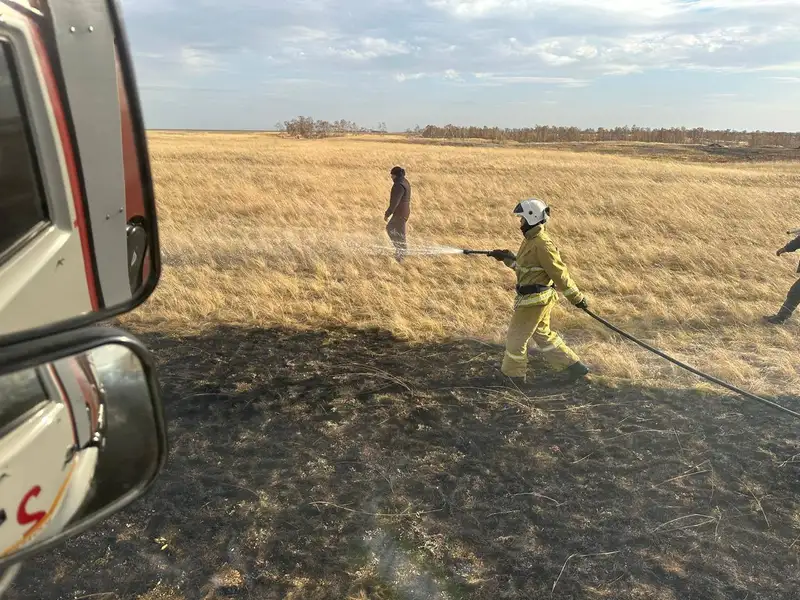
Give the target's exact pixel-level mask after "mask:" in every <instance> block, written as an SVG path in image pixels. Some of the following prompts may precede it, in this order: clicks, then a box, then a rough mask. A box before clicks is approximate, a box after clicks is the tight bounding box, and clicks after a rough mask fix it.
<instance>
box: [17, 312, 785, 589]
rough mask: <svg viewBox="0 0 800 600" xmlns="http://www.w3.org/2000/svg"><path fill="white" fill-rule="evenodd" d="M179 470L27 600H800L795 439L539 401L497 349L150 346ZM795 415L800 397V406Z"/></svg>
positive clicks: (52, 568) (663, 403)
mask: <svg viewBox="0 0 800 600" xmlns="http://www.w3.org/2000/svg"><path fill="white" fill-rule="evenodd" d="M137 333H138V334H139V335H141V336H142V338H143V339H144V340H145V341H146V343H147V344H148V345H149V347H150V348H151V349H152V350H153V352H154V353H155V354H156V356H157V359H158V363H159V365H160V376H161V381H162V387H163V392H164V399H165V402H166V407H167V414H168V423H169V435H170V443H171V454H170V458H169V463H168V466H167V468H166V470H165V472H164V473H163V474H162V476H161V477H160V479H159V481H158V482H157V484H156V486H155V487H154V489H153V490H152V491H151V493H150V494H149V495H148V496H147V497H145V498H143V499H142V500H140V501H139V502H137V503H136V504H135V505H133V506H132V507H130V508H129V509H128V510H126V511H124V512H123V513H120V514H118V515H116V516H115V517H113V518H111V519H109V520H108V521H106V522H105V523H104V524H102V525H101V526H99V527H97V528H96V529H94V530H92V531H90V532H87V533H86V534H84V535H82V536H81V537H79V538H76V539H73V540H71V541H70V542H69V543H68V544H67V545H66V546H64V547H63V548H61V549H59V550H58V551H56V552H53V553H51V554H47V555H44V556H42V557H40V558H38V559H37V560H34V561H31V562H30V563H29V564H27V565H26V566H25V568H24V570H23V573H22V574H21V576H20V577H19V578H18V580H17V583H16V584H15V586H14V588H13V589H12V590H11V591H10V592H9V594H8V597H9V598H11V599H14V600H16V599H20V598H93V599H97V600H103V599H111V598H148V599H151V600H153V599H156V598H161V599H165V600H173V599H179V598H187V599H188V598H192V599H194V598H237V597H241V598H265V599H267V598H314V599H318V598H382V599H384V598H386V599H388V598H413V599H416V598H470V599H475V598H477V599H484V598H485V599H487V600H488V599H495V598H544V597H553V598H603V597H608V598H622V597H626V598H681V599H687V598H698V599H700V598H703V599H717V598H719V599H722V598H746V597H748V595H749V597H751V598H752V597H755V598H786V599H789V598H793V597H794V596H795V590H796V589H798V586H800V571H798V569H797V565H798V556H799V553H800V541H798V538H800V520H799V519H800V503H798V500H797V494H798V487H800V486H798V484H797V479H798V474H799V470H798V463H797V462H796V461H798V460H800V459H799V458H798V456H799V455H800V449H798V443H797V440H796V434H795V431H796V423H794V422H792V421H789V420H787V419H786V418H784V416H783V415H781V414H778V413H773V412H769V411H767V410H766V409H765V408H763V407H761V406H759V405H755V406H754V405H750V404H746V403H745V402H743V401H741V400H739V399H737V398H732V397H726V396H721V395H717V394H715V393H703V392H699V391H696V390H673V391H664V390H660V389H654V388H647V387H639V386H636V385H635V384H633V383H630V382H624V381H620V380H617V381H604V380H596V381H594V382H592V383H590V384H581V385H579V386H576V387H573V388H566V389H557V388H546V389H542V391H541V393H536V394H531V395H529V396H526V395H523V394H520V393H519V392H517V391H515V390H511V389H507V388H504V387H503V381H502V379H500V378H498V377H496V376H495V375H494V374H493V373H494V371H495V370H496V368H497V364H498V358H499V354H500V352H499V351H498V349H497V348H495V347H492V346H487V345H483V344H480V343H477V342H467V341H454V342H449V343H437V344H414V345H411V344H406V343H404V342H401V341H399V340H397V339H395V338H394V337H392V336H391V335H390V334H388V333H386V332H383V331H379V330H372V331H357V330H352V329H336V330H328V331H320V332H298V331H295V330H290V329H277V328H275V329H243V328H236V327H219V328H215V329H209V330H207V331H205V332H202V333H198V334H192V335H188V334H186V335H180V334H169V335H168V334H164V333H158V332H154V331H139V332H137ZM784 401H785V402H795V403H796V402H797V399H796V398H785V399H784Z"/></svg>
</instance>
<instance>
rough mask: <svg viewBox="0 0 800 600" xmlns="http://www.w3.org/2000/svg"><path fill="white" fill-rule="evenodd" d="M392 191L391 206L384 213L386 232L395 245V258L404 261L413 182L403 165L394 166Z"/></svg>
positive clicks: (390, 196)
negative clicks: (410, 180) (409, 179)
mask: <svg viewBox="0 0 800 600" xmlns="http://www.w3.org/2000/svg"><path fill="white" fill-rule="evenodd" d="M390 175H391V176H392V181H394V183H393V185H392V191H391V193H390V194H389V208H387V209H386V213H384V215H383V220H384V221H387V224H386V233H388V234H389V239H390V240H391V241H392V244H393V245H394V247H395V259H396V260H397V262H399V263H402V262H403V259H404V257H405V253H406V248H407V245H406V223H407V222H408V217H409V216H410V215H411V184H410V183H409V182H408V179H406V170H405V169H404V168H402V167H393V168H392V170H391V171H390Z"/></svg>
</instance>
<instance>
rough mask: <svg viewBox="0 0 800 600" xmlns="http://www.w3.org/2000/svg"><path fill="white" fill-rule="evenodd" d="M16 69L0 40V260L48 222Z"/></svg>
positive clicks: (9, 53) (10, 52) (5, 46)
mask: <svg viewBox="0 0 800 600" xmlns="http://www.w3.org/2000/svg"><path fill="white" fill-rule="evenodd" d="M32 140H33V136H32V134H31V130H30V121H29V120H28V117H27V114H26V111H25V104H24V102H23V100H22V87H21V85H20V80H19V73H18V72H17V69H16V67H15V64H14V59H13V53H12V50H11V46H10V44H9V43H8V42H3V41H0V262H2V261H3V260H5V259H6V258H7V257H8V256H10V255H11V254H12V253H13V252H14V251H15V250H17V249H19V248H20V247H21V246H23V245H24V244H25V243H26V242H27V241H29V240H30V239H31V238H32V237H34V236H35V235H36V233H37V232H39V231H41V230H42V229H43V227H44V226H45V225H46V224H47V223H49V221H50V219H49V212H48V210H47V203H46V199H45V195H44V188H43V186H42V181H41V176H40V172H39V168H38V164H37V161H36V154H35V150H34V145H33V143H32Z"/></svg>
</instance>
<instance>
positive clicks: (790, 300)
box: [764, 235, 800, 325]
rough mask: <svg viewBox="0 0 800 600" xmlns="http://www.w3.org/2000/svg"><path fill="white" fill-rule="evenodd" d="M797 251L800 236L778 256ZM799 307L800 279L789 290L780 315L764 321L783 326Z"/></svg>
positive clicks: (798, 268)
mask: <svg viewBox="0 0 800 600" xmlns="http://www.w3.org/2000/svg"><path fill="white" fill-rule="evenodd" d="M796 250H800V235H799V236H797V237H796V238H794V239H793V240H792V241H790V242H789V243H788V244H786V245H785V246H784V247H783V248H781V249H780V250H778V251H777V252H776V254H777V255H778V256H781V255H782V254H786V253H787V252H795V251H796ZM797 272H798V273H800V265H798V267H797ZM798 305H800V279H798V280H797V281H795V282H794V285H793V286H792V287H790V288H789V293H788V294H786V300H785V301H784V303H783V306H781V308H780V310H779V311H778V314H776V315H770V316H768V317H764V320H765V321H767V323H772V324H773V325H781V324H782V323H785V322H786V320H787V319H788V318H789V317H791V316H792V314H793V313H794V311H795V309H796V308H797V306H798Z"/></svg>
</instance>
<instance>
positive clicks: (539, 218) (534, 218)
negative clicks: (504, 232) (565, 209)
mask: <svg viewBox="0 0 800 600" xmlns="http://www.w3.org/2000/svg"><path fill="white" fill-rule="evenodd" d="M514 214H515V215H518V216H520V217H522V218H523V219H525V221H526V222H527V223H528V225H530V226H531V227H535V226H536V225H539V224H540V223H547V221H548V219H550V207H549V206H547V204H546V203H545V202H544V201H542V200H539V199H538V198H528V199H527V200H523V201H522V202H520V203H519V204H517V205H516V206H515V207H514Z"/></svg>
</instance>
